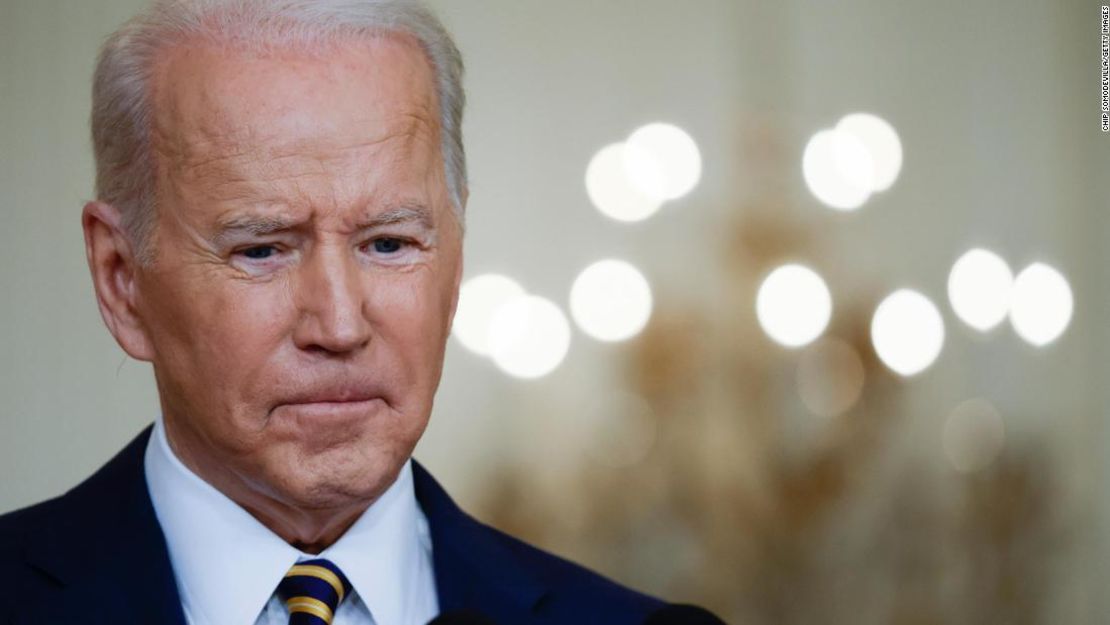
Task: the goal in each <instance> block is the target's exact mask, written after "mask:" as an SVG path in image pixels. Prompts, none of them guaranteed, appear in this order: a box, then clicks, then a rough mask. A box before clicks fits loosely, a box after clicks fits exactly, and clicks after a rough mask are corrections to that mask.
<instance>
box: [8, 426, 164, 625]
mask: <svg viewBox="0 0 1110 625" xmlns="http://www.w3.org/2000/svg"><path fill="white" fill-rule="evenodd" d="M150 432H151V428H150V427H148V428H146V429H145V430H144V431H143V432H142V433H140V434H139V435H138V436H137V437H136V438H135V439H134V440H133V441H131V443H130V444H128V446H127V447H125V448H124V449H123V450H122V451H121V452H119V454H117V455H116V457H115V458H113V459H112V460H110V461H109V462H108V464H106V465H105V466H104V467H103V468H101V469H100V470H99V471H97V472H96V473H95V474H94V475H93V476H92V477H90V478H89V479H87V480H86V481H85V482H83V483H81V484H80V485H78V486H77V487H76V488H74V489H73V490H71V491H70V492H68V493H66V494H65V495H64V496H63V497H62V498H61V499H60V500H59V502H58V503H59V505H58V507H57V509H56V513H55V514H53V515H51V516H50V517H48V518H47V519H46V520H45V521H44V522H43V523H42V524H41V525H40V526H39V527H38V528H36V529H35V530H34V531H33V533H32V535H31V536H30V537H29V540H28V542H27V544H28V547H27V550H26V554H25V555H26V559H27V561H28V563H29V564H30V565H31V566H33V567H36V568H38V569H39V570H41V571H43V572H44V573H46V574H47V575H49V576H50V577H52V578H53V579H54V580H55V581H56V582H57V585H58V590H57V592H56V593H55V596H54V597H53V598H52V600H51V601H50V602H49V603H48V605H45V606H41V607H40V606H36V607H35V611H34V613H30V612H28V613H27V614H26V615H25V620H24V621H20V620H18V619H17V621H16V622H17V623H18V622H26V623H36V624H39V623H88V622H103V623H135V624H138V623H143V624H152V623H167V624H171V625H184V623H185V619H184V616H183V615H182V612H181V600H180V598H179V596H178V594H177V586H176V582H175V580H174V575H173V567H172V565H171V564H170V559H169V552H168V551H167V549H166V541H165V537H164V536H163V535H162V529H161V527H160V526H159V525H158V520H157V518H156V516H155V514H154V507H153V505H152V504H151V501H150V495H149V492H148V491H147V485H146V476H145V472H144V469H143V458H144V452H145V450H146V443H147V440H148V439H149V437H150ZM28 609H30V607H28Z"/></svg>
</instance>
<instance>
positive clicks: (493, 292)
mask: <svg viewBox="0 0 1110 625" xmlns="http://www.w3.org/2000/svg"><path fill="white" fill-rule="evenodd" d="M523 294H524V288H523V287H521V286H520V285H519V284H517V283H516V281H514V280H513V279H512V278H509V277H508V276H503V275H499V274H493V273H489V274H483V275H480V276H476V277H474V278H471V279H469V280H467V281H466V282H464V283H463V285H462V287H461V288H459V304H458V309H457V310H456V312H455V321H454V323H453V324H452V326H451V332H452V333H453V334H454V335H455V338H456V339H458V340H459V342H460V343H462V344H463V346H464V347H466V348H467V349H469V350H471V351H472V352H474V353H476V354H479V355H481V356H488V355H489V332H490V325H491V322H492V321H493V317H494V315H495V314H496V313H497V310H498V309H499V308H500V307H501V306H503V305H504V304H505V303H506V302H508V301H509V300H511V299H513V298H514V297H518V296H520V295H523Z"/></svg>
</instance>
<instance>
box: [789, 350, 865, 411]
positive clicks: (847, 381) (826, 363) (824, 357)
mask: <svg viewBox="0 0 1110 625" xmlns="http://www.w3.org/2000/svg"><path fill="white" fill-rule="evenodd" d="M865 380H866V373H865V371H864V367H863V361H862V360H861V359H860V357H859V354H858V353H856V350H855V348H853V347H852V346H851V345H849V344H848V343H847V342H845V341H843V340H841V339H838V338H834V337H827V338H824V339H821V340H820V341H818V342H816V343H814V344H813V345H811V346H810V347H808V348H806V350H805V351H804V352H802V356H801V358H799V359H798V372H797V382H798V395H799V396H800V397H801V399H802V403H803V404H805V407H806V408H808V409H809V411H810V412H812V413H813V414H815V415H817V416H819V417H835V416H836V415H839V414H843V413H844V412H846V411H847V410H848V409H850V408H851V407H852V406H854V405H855V404H856V402H857V401H859V398H860V394H861V393H862V392H863V383H864V381H865Z"/></svg>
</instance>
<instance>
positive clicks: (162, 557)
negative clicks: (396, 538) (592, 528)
mask: <svg viewBox="0 0 1110 625" xmlns="http://www.w3.org/2000/svg"><path fill="white" fill-rule="evenodd" d="M150 432H151V428H150V427H148V428H147V429H146V430H144V431H143V432H142V433H141V434H139V436H138V437H136V438H135V440H133V441H131V443H130V444H128V445H127V447H125V448H124V449H123V451H121V452H119V454H117V455H116V457H115V458H113V459H112V460H111V461H109V462H108V463H107V464H106V465H104V467H103V468H101V469H100V470H99V471H97V472H96V473H95V474H94V475H93V476H92V477H90V478H89V479H87V480H85V481H84V482H82V483H81V484H80V485H78V486H77V487H75V488H74V489H73V490H71V491H69V492H68V493H66V494H65V495H62V496H61V497H58V498H55V499H51V500H49V501H46V502H43V503H40V504H37V505H34V506H31V507H29V508H24V509H22V510H17V511H15V512H11V513H9V514H6V515H3V516H0V624H3V625H54V624H73V623H112V624H120V625H122V624H127V623H132V624H140V623H141V624H144V625H146V624H161V623H167V624H173V625H185V619H184V616H183V614H182V610H181V600H180V598H179V597H178V594H177V586H176V583H175V581H174V574H173V569H172V566H171V564H170V559H169V553H168V551H167V549H166V541H165V537H164V536H163V535H162V529H161V527H160V526H159V524H158V520H157V518H156V517H155V515H154V507H153V505H152V504H151V501H150V495H149V493H148V491H147V485H146V478H145V474H144V470H143V456H144V450H145V449H146V444H147V439H148V438H149V437H150ZM413 465H414V466H413V477H414V479H415V484H416V498H417V501H419V503H420V506H421V508H422V509H423V510H424V514H425V515H426V516H427V518H428V523H429V526H430V528H431V534H432V554H433V556H432V557H433V561H434V567H435V579H436V587H437V592H438V594H439V604H440V609H441V610H442V611H444V612H446V611H450V610H457V609H465V608H469V609H476V610H478V611H480V612H482V613H484V614H485V615H487V616H488V617H490V618H492V619H494V620H495V621H496V622H497V623H499V624H500V625H533V624H534V625H540V624H551V625H554V624H564V623H565V624H575V625H585V624H597V625H634V624H635V625H638V624H639V623H642V622H643V621H644V619H645V617H646V616H647V615H648V614H649V613H650V612H652V611H653V610H655V609H657V608H659V607H661V606H662V605H663V604H662V603H661V602H660V601H659V600H657V599H653V598H651V597H647V596H645V595H641V594H639V593H636V592H633V591H631V590H628V589H626V588H623V587H621V586H618V585H617V584H614V583H613V582H610V581H608V580H606V579H604V578H602V577H600V576H598V575H597V574H595V573H592V572H590V571H588V570H586V569H584V568H582V567H579V566H577V565H575V564H572V563H570V562H567V561H566V560H562V559H560V558H557V557H555V556H553V555H550V554H548V553H545V552H543V551H540V550H538V549H536V548H534V547H531V546H529V545H526V544H525V543H523V542H521V541H518V540H516V539H514V538H512V537H510V536H508V535H506V534H503V533H501V532H499V531H497V530H495V529H493V528H491V527H488V526H486V525H483V524H481V523H479V522H477V521H475V520H474V519H473V518H471V517H470V516H468V515H467V514H466V513H464V512H463V511H462V510H460V509H459V508H458V507H457V506H456V505H455V503H454V502H452V501H451V499H450V497H448V496H447V493H445V492H444V491H443V488H442V487H440V485H439V484H437V483H436V481H435V480H434V479H433V478H432V476H431V475H429V474H428V472H427V471H426V470H424V468H423V467H421V466H420V465H418V464H416V463H415V462H414V463H413ZM235 625H240V624H235ZM241 625H250V624H245V623H244V624H241ZM384 625H390V624H384Z"/></svg>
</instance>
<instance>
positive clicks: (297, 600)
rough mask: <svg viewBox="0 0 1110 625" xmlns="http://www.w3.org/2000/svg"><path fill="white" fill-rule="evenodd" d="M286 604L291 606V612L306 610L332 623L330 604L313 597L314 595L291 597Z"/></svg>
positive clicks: (329, 623)
mask: <svg viewBox="0 0 1110 625" xmlns="http://www.w3.org/2000/svg"><path fill="white" fill-rule="evenodd" d="M285 606H286V607H287V608H289V613H290V614H294V613H296V612H305V613H307V614H311V615H313V616H317V617H319V618H322V619H324V622H325V623H327V624H328V625H331V608H329V607H328V604H326V603H324V602H323V601H320V600H319V599H313V598H312V597H290V598H289V600H288V601H286V602H285Z"/></svg>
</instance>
